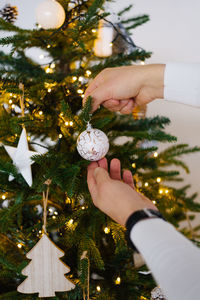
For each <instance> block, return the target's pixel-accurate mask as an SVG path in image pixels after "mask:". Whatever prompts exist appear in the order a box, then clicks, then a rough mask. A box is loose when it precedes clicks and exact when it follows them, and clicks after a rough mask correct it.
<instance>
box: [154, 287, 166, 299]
mask: <svg viewBox="0 0 200 300" xmlns="http://www.w3.org/2000/svg"><path fill="white" fill-rule="evenodd" d="M151 300H166V299H165V297H164V295H163V292H162V290H161V288H159V287H155V288H154V289H153V290H152V291H151Z"/></svg>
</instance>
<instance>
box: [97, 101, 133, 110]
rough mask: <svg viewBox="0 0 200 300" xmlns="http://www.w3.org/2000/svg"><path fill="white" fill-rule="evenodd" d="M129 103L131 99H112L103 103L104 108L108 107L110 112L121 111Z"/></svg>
mask: <svg viewBox="0 0 200 300" xmlns="http://www.w3.org/2000/svg"><path fill="white" fill-rule="evenodd" d="M128 102H129V99H125V100H116V99H111V100H107V101H105V102H103V103H102V104H103V106H104V107H106V108H107V109H109V110H112V111H113V110H114V111H120V110H121V109H122V108H123V107H125V106H126V105H127V104H128Z"/></svg>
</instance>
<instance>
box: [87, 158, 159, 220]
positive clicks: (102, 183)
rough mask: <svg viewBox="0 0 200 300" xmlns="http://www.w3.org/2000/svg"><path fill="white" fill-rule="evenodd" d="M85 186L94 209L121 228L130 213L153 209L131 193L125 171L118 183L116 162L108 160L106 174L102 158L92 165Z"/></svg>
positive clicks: (131, 188)
mask: <svg viewBox="0 0 200 300" xmlns="http://www.w3.org/2000/svg"><path fill="white" fill-rule="evenodd" d="M87 182H88V188H89V191H90V194H91V196H92V200H93V202H94V205H95V206H96V207H98V208H99V209H100V210H102V211H103V212H104V213H106V214H107V215H108V216H110V217H111V218H112V219H113V220H115V221H116V222H118V223H120V224H121V225H123V226H124V225H125V224H126V221H127V219H128V217H129V216H130V215H131V214H132V213H133V212H135V211H137V210H141V209H143V208H150V209H157V208H156V207H155V205H154V204H153V203H152V202H151V201H150V200H149V199H148V198H146V197H145V196H144V195H142V194H140V193H138V192H137V191H136V190H135V188H134V183H133V176H132V173H131V172H130V171H129V170H125V171H124V172H123V181H122V180H121V164H120V161H119V160H118V159H116V158H114V159H113V160H111V163H110V174H109V173H108V163H107V159H106V158H103V159H101V160H100V161H98V162H92V163H91V164H90V165H89V166H88V175H87Z"/></svg>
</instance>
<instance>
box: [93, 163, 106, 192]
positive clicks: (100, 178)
mask: <svg viewBox="0 0 200 300" xmlns="http://www.w3.org/2000/svg"><path fill="white" fill-rule="evenodd" d="M94 177H95V180H96V184H97V187H98V185H100V184H101V183H103V182H106V181H108V180H110V176H109V174H108V172H107V171H106V170H105V169H103V168H100V167H98V168H96V169H95V170H94Z"/></svg>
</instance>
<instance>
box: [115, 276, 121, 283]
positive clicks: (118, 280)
mask: <svg viewBox="0 0 200 300" xmlns="http://www.w3.org/2000/svg"><path fill="white" fill-rule="evenodd" d="M120 283H121V278H120V277H119V276H118V277H117V279H116V280H115V284H120Z"/></svg>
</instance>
